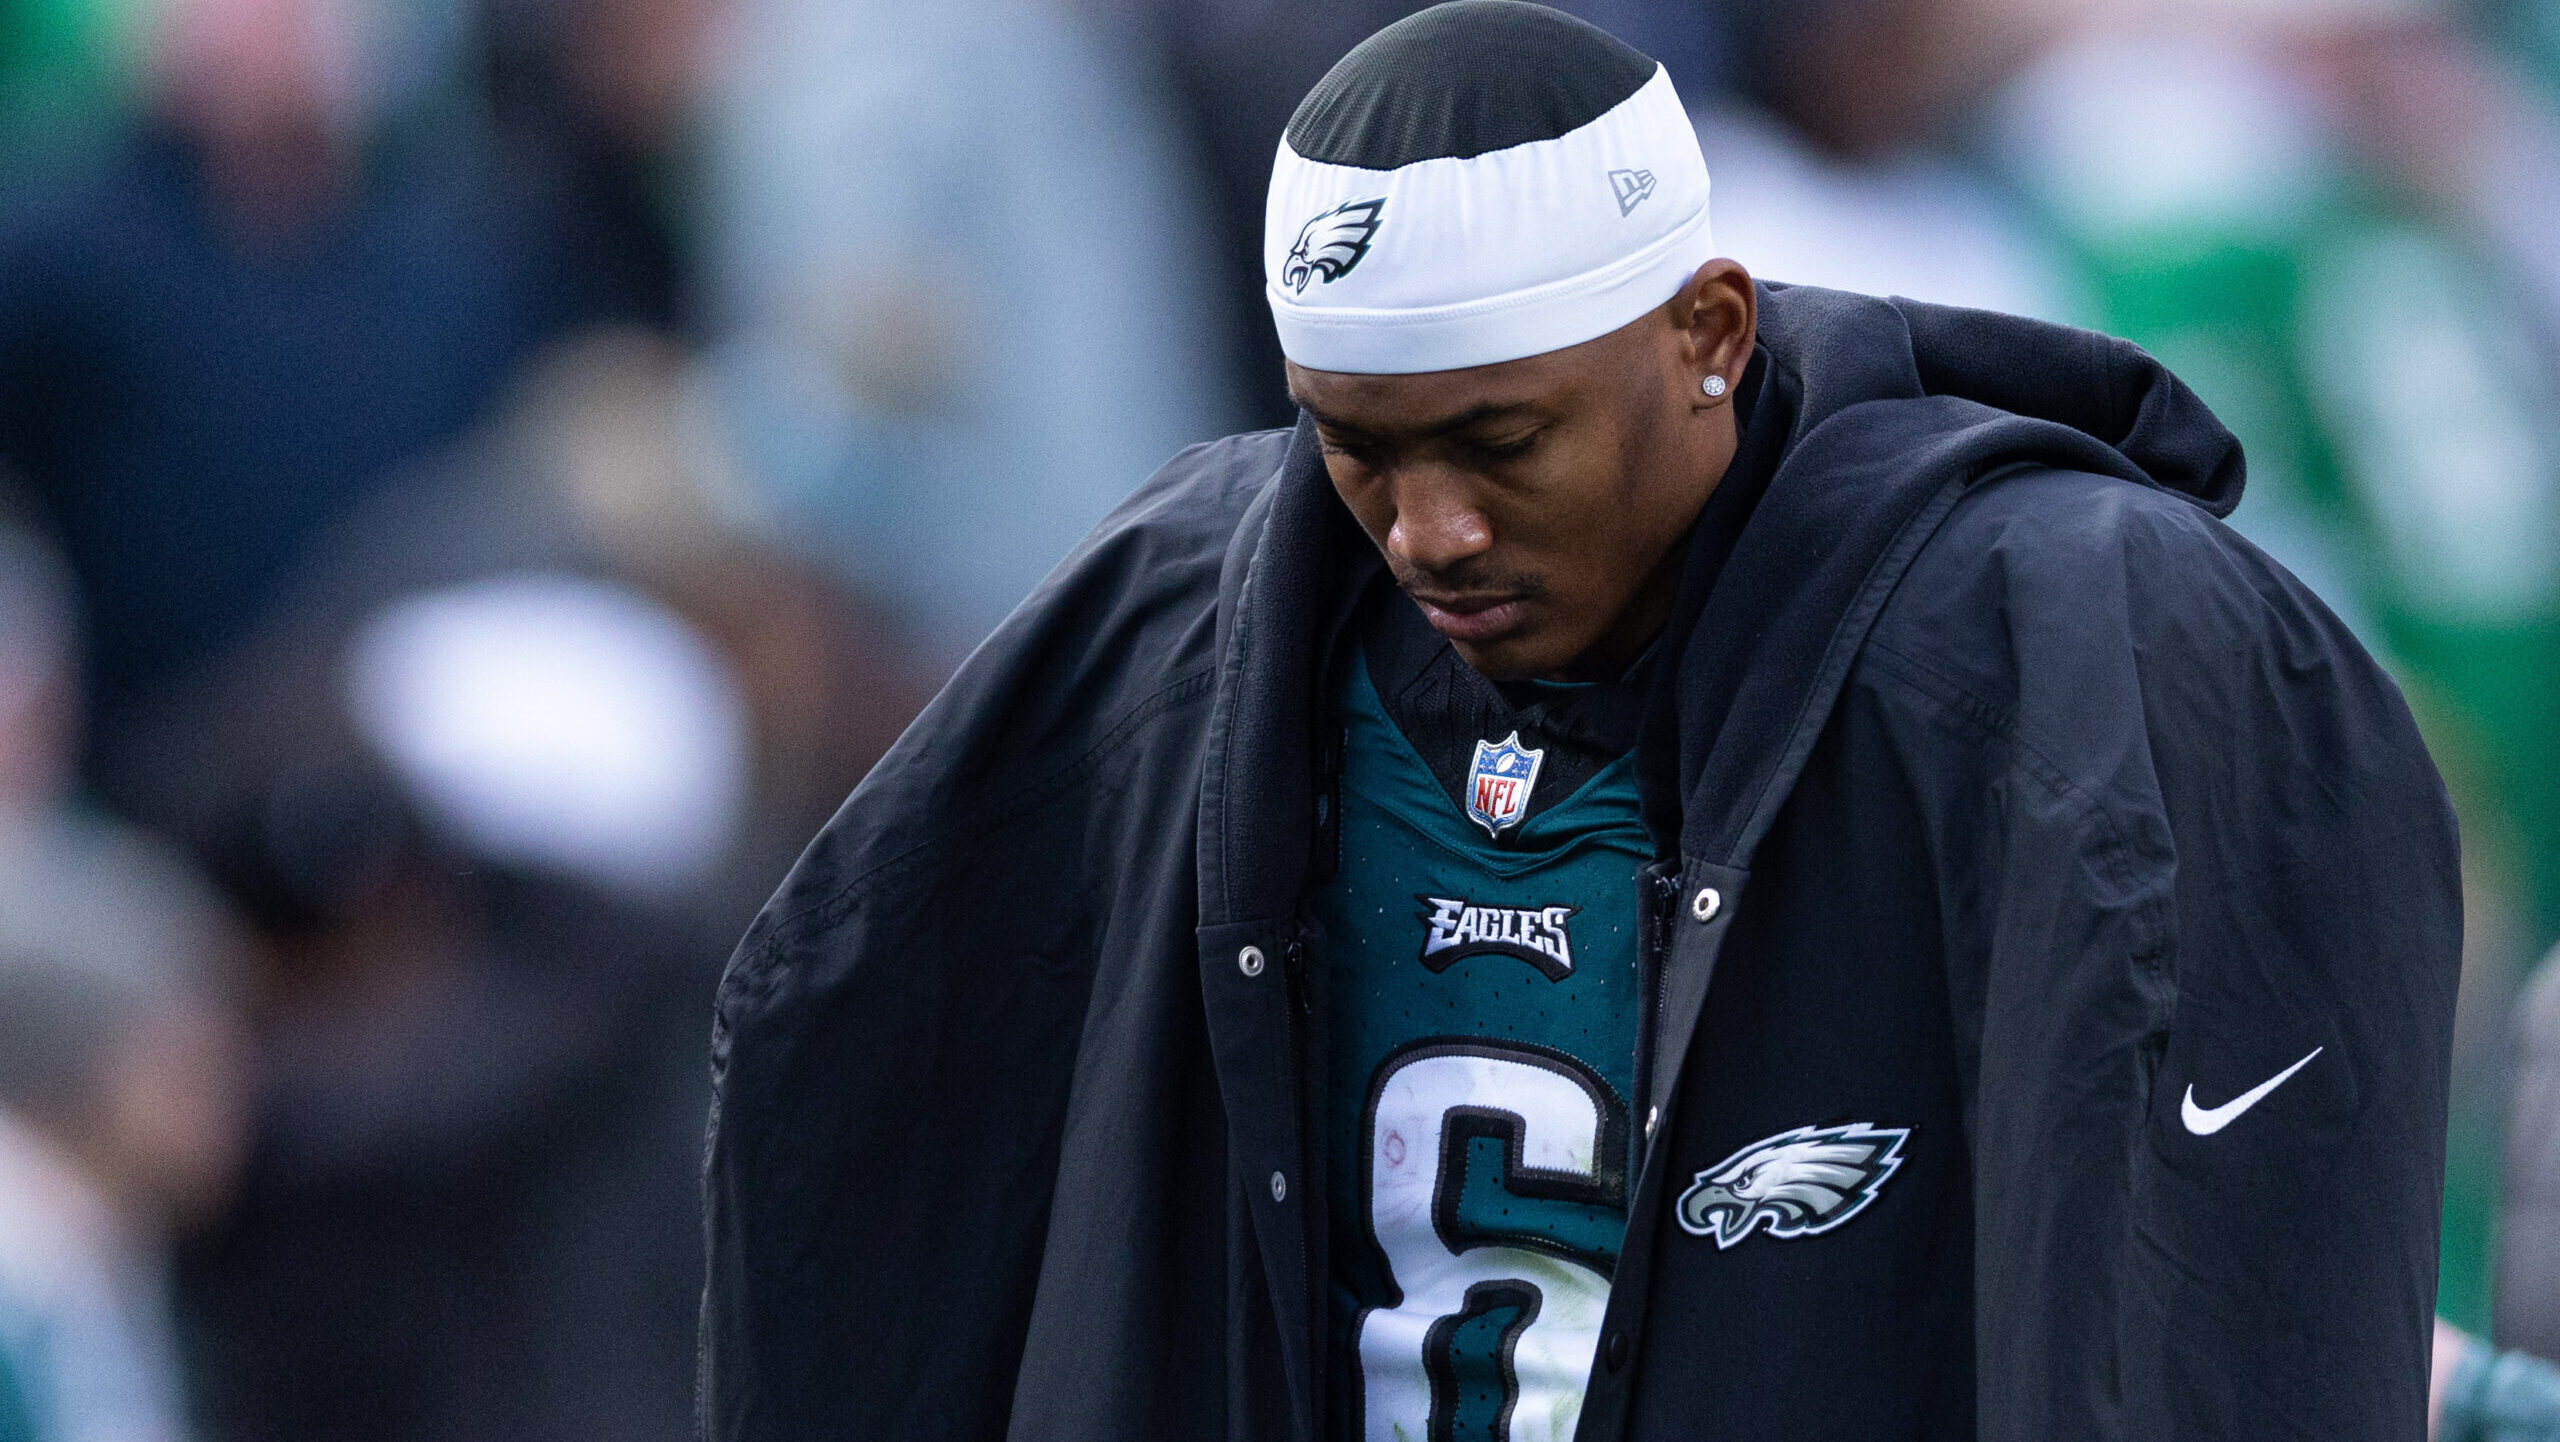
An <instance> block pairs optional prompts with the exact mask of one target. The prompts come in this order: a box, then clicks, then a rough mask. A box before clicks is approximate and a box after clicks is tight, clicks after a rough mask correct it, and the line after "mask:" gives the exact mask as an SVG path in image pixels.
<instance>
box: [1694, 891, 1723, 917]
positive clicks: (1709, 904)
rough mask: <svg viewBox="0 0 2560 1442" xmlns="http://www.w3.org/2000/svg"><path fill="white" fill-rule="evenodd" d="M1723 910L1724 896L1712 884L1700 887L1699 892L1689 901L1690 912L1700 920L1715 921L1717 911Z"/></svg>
mask: <svg viewBox="0 0 2560 1442" xmlns="http://www.w3.org/2000/svg"><path fill="white" fill-rule="evenodd" d="M1722 910H1724V897H1723V896H1722V895H1721V894H1719V893H1718V892H1717V891H1716V889H1715V888H1714V887H1712V886H1701V887H1699V888H1698V894H1697V895H1696V896H1695V897H1693V898H1691V900H1690V902H1689V914H1690V915H1691V916H1694V917H1696V918H1698V919H1699V920H1700V921H1713V920H1715V919H1716V913H1717V912H1719V911H1722Z"/></svg>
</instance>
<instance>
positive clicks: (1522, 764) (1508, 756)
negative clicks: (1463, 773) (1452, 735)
mask: <svg viewBox="0 0 2560 1442" xmlns="http://www.w3.org/2000/svg"><path fill="white" fill-rule="evenodd" d="M1546 759H1547V753H1546V752H1544V751H1533V750H1531V749H1530V748H1528V747H1526V746H1523V745H1521V744H1520V733H1519V732H1517V731H1514V732H1512V733H1511V735H1510V737H1509V739H1507V740H1504V741H1501V742H1493V741H1479V742H1477V743H1476V759H1475V764H1473V765H1471V766H1469V767H1468V768H1467V814H1468V815H1469V816H1472V817H1474V818H1475V822H1476V824H1477V825H1478V826H1481V827H1483V828H1484V829H1485V833H1486V834H1487V835H1489V836H1493V837H1495V838H1499V837H1500V836H1501V835H1502V833H1504V832H1506V831H1508V830H1510V829H1511V828H1512V827H1514V826H1517V825H1519V824H1520V818H1521V817H1523V816H1526V815H1528V814H1529V788H1530V787H1532V786H1535V785H1537V784H1538V765H1539V763H1540V762H1543V761H1545V760H1546Z"/></svg>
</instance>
